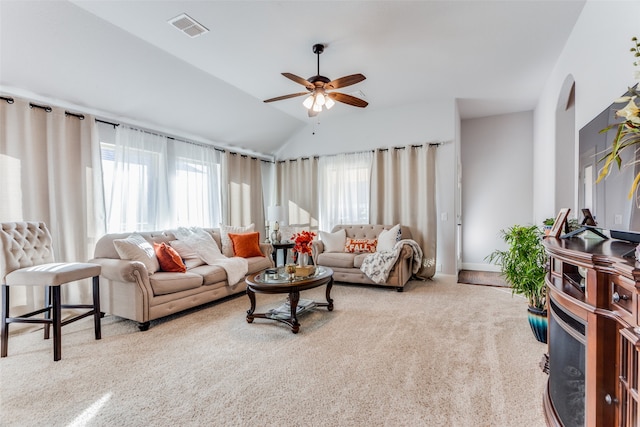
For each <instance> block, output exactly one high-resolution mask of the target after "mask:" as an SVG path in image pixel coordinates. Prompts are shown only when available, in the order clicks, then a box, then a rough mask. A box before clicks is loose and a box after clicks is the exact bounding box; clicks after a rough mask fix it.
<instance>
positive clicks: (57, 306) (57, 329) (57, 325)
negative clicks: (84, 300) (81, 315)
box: [51, 286, 62, 361]
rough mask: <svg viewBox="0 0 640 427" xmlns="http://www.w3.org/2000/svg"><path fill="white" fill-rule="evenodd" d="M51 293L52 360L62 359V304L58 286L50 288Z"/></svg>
mask: <svg viewBox="0 0 640 427" xmlns="http://www.w3.org/2000/svg"><path fill="white" fill-rule="evenodd" d="M51 288H52V289H51V292H52V293H53V307H52V308H53V360H54V361H58V360H60V359H61V358H62V342H61V340H62V302H61V301H60V300H61V297H60V286H51Z"/></svg>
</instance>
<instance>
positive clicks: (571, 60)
mask: <svg viewBox="0 0 640 427" xmlns="http://www.w3.org/2000/svg"><path fill="white" fill-rule="evenodd" d="M633 36H636V37H640V1H613V0H611V1H596V0H588V1H587V3H586V4H585V6H584V9H583V10H582V14H581V15H580V18H579V19H578V21H577V22H576V25H575V27H574V29H573V31H572V33H571V36H570V37H569V40H568V41H567V44H566V45H565V47H564V50H563V51H562V54H561V56H560V59H559V60H558V62H557V63H556V66H555V68H554V70H553V72H552V73H551V75H550V77H549V80H548V81H547V83H546V85H545V87H544V89H543V91H542V94H541V97H540V100H539V102H538V105H537V107H536V109H535V113H534V220H535V221H536V222H537V223H540V222H541V221H542V220H544V219H545V218H548V217H555V216H556V214H557V212H555V207H554V198H555V197H554V195H555V188H556V185H557V186H562V185H563V183H562V182H558V183H556V182H554V181H555V180H554V178H553V177H554V170H555V151H556V150H555V147H556V144H559V143H565V144H566V143H571V142H566V141H556V123H555V116H556V107H557V102H558V99H559V97H560V96H561V92H562V85H563V83H564V81H565V78H566V77H567V76H568V75H572V76H573V78H574V79H575V82H576V97H575V99H576V109H575V122H576V123H575V134H576V135H577V134H578V131H579V129H580V128H582V127H583V126H584V125H585V124H587V123H588V122H589V121H590V120H591V119H593V118H594V117H595V116H596V115H598V113H600V112H601V111H602V110H603V109H604V108H605V107H607V106H608V105H610V104H611V102H612V101H613V100H614V99H615V98H616V97H618V96H619V95H620V94H622V93H624V92H625V91H626V90H627V88H628V87H629V86H631V85H633V84H634V83H635V81H634V80H633V77H632V73H633V71H634V67H633V55H632V54H631V53H630V52H629V49H630V48H631V37H633ZM636 69H637V68H636ZM574 144H575V143H574ZM563 191H564V189H563ZM625 191H626V190H625ZM574 216H575V215H574Z"/></svg>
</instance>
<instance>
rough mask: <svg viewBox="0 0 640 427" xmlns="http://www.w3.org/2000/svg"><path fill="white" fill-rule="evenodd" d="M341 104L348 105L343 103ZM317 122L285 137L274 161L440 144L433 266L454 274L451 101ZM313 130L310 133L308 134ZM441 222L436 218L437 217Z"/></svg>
mask: <svg viewBox="0 0 640 427" xmlns="http://www.w3.org/2000/svg"><path fill="white" fill-rule="evenodd" d="M343 108H350V107H347V106H343ZM318 118H319V119H320V124H316V122H317V120H314V121H311V122H310V124H309V125H308V126H307V127H306V128H304V129H302V130H301V131H300V132H298V133H297V134H295V135H294V136H293V137H291V138H290V139H289V140H288V141H287V143H286V144H284V145H283V147H282V149H280V150H279V151H278V152H277V153H276V158H277V159H289V158H296V157H305V156H313V155H329V154H337V153H349V152H358V151H364V150H370V149H375V148H384V147H395V146H403V145H408V144H420V143H425V142H445V144H444V145H442V146H440V147H439V148H438V151H437V157H436V159H437V160H436V163H437V171H436V180H437V186H438V191H437V192H438V200H437V205H438V218H440V219H441V220H440V221H439V223H438V250H437V254H436V258H437V261H436V263H437V268H436V269H437V270H438V272H441V273H444V274H456V272H457V266H456V220H455V217H456V204H455V197H456V191H457V189H456V187H457V186H456V183H457V180H456V174H457V152H458V150H457V140H458V136H457V135H456V130H457V126H458V124H457V123H458V122H459V119H458V115H457V109H456V106H455V102H454V100H453V99H444V100H437V101H431V102H424V103H419V104H414V105H404V106H401V107H395V108H388V109H379V110H369V111H366V114H365V111H364V110H363V111H358V110H356V111H354V113H353V114H350V115H348V116H341V117H335V118H333V117H331V116H330V115H326V116H325V117H323V116H322V114H320V115H319V116H318ZM314 132H315V134H314ZM442 214H445V215H444V216H446V220H442V218H443V215H442Z"/></svg>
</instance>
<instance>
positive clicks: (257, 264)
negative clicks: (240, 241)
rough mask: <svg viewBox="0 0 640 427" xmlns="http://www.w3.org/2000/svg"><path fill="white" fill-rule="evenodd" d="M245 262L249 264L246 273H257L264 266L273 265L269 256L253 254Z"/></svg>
mask: <svg viewBox="0 0 640 427" xmlns="http://www.w3.org/2000/svg"><path fill="white" fill-rule="evenodd" d="M247 262H248V264H249V265H248V271H247V274H253V273H257V272H258V271H262V270H264V269H265V268H271V267H273V260H272V259H271V257H265V256H254V257H252V258H247Z"/></svg>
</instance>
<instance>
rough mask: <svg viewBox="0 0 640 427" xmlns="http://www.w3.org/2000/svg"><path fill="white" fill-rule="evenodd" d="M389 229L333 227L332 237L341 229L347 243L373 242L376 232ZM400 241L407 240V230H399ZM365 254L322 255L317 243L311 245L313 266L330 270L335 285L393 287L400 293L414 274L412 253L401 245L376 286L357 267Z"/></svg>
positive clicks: (380, 226)
mask: <svg viewBox="0 0 640 427" xmlns="http://www.w3.org/2000/svg"><path fill="white" fill-rule="evenodd" d="M392 227H393V225H371V224H354V225H345V224H342V225H336V226H335V227H334V228H333V230H332V231H331V232H332V233H335V232H337V231H338V230H340V229H344V230H345V232H346V237H347V238H351V239H377V238H378V235H379V234H380V232H382V231H383V230H389V229H391V228H392ZM400 231H401V236H400V239H401V240H404V239H411V231H410V230H409V228H408V227H405V226H401V227H400ZM367 255H369V254H368V253H349V252H326V251H325V245H324V243H323V242H322V241H321V240H314V241H313V242H312V257H313V262H314V263H315V264H316V265H322V266H326V267H330V268H331V269H332V270H333V272H334V274H333V278H334V280H336V281H337V282H347V283H362V284H367V285H382V286H389V287H394V288H396V290H397V291H398V292H402V291H403V290H404V285H405V284H406V283H407V282H408V281H409V279H410V278H411V276H412V275H413V271H414V262H415V260H414V253H413V249H412V248H411V247H410V246H409V245H404V246H403V247H402V250H401V251H400V255H399V257H398V260H397V261H396V263H395V265H394V266H393V269H392V270H391V272H390V273H389V277H388V279H387V281H386V282H385V283H376V282H374V281H373V280H371V279H370V278H369V277H367V275H365V274H364V273H363V272H362V271H361V270H360V267H361V266H362V262H363V260H364V258H365V257H366V256H367Z"/></svg>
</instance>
